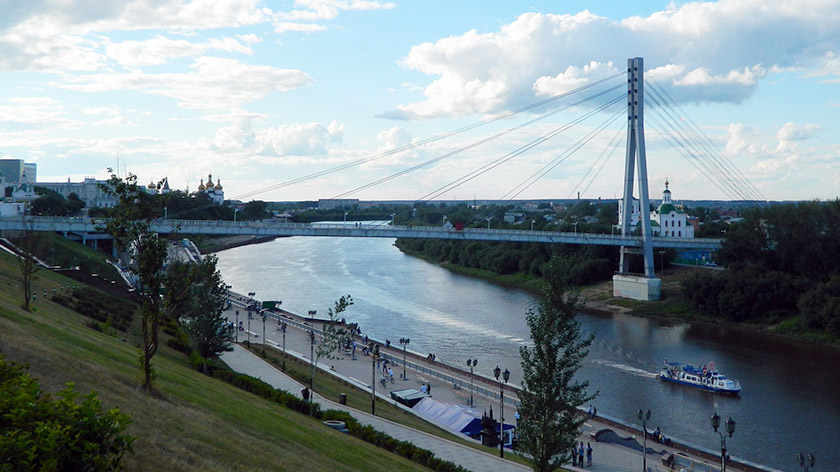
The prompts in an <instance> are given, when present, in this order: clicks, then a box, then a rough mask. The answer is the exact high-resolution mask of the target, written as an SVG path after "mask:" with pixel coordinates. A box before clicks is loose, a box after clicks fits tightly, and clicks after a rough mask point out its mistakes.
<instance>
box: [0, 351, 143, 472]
mask: <svg viewBox="0 0 840 472" xmlns="http://www.w3.org/2000/svg"><path fill="white" fill-rule="evenodd" d="M58 397H59V398H57V399H53V398H52V397H51V396H50V395H49V394H45V393H43V392H42V391H41V387H40V386H39V385H38V382H37V381H35V379H33V378H32V377H31V376H30V375H29V374H27V373H26V372H25V367H24V366H20V365H16V364H9V363H7V362H6V361H5V359H4V358H3V356H0V470H3V471H18V470H19V471H24V470H84V471H91V472H97V471H112V470H119V469H120V468H121V467H120V465H121V464H120V462H121V460H122V457H123V455H124V454H125V452H126V451H131V450H132V449H131V443H132V442H133V441H134V438H133V437H132V436H130V435H129V434H127V433H125V429H126V427H127V426H128V425H129V424H130V423H131V420H130V419H129V417H128V415H125V414H123V413H120V412H119V410H118V409H117V408H114V409H111V410H108V411H106V412H103V411H102V403H101V402H100V401H99V399H98V398H97V396H96V393H95V392H91V393H90V394H88V395H86V396H84V397H82V399H81V402H79V401H77V400H78V398H79V394H78V393H76V392H75V391H74V390H73V384H72V383H68V384H67V387H66V388H65V389H63V390H62V391H61V392H59V393H58Z"/></svg>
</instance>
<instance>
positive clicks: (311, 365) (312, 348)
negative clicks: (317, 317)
mask: <svg viewBox="0 0 840 472" xmlns="http://www.w3.org/2000/svg"><path fill="white" fill-rule="evenodd" d="M314 396H315V330H314V329H312V328H309V403H312V397H314ZM309 414H310V415H311V414H312V407H311V406H310V407H309Z"/></svg>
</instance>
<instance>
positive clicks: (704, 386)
mask: <svg viewBox="0 0 840 472" xmlns="http://www.w3.org/2000/svg"><path fill="white" fill-rule="evenodd" d="M659 378H660V379H661V380H665V381H666V382H672V383H675V384H680V385H686V386H688V387H694V388H697V389H700V390H705V391H707V392H714V393H724V394H730V395H738V394H740V393H741V389H740V388H737V389H728V388H722V387H716V386H713V385H708V384H702V383H696V382H690V381H687V380H683V379H678V378H673V377H671V376H669V375H667V374H666V373H660V374H659Z"/></svg>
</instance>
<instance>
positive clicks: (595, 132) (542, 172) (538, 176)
mask: <svg viewBox="0 0 840 472" xmlns="http://www.w3.org/2000/svg"><path fill="white" fill-rule="evenodd" d="M622 100H624V96H622V97H621V99H619V100H617V101H616V102H615V103H618V102H619V101H622ZM623 114H624V110H623V109H622V110H618V112H616V113H614V114H613V115H612V116H611V117H609V118H607V119H606V120H605V121H604V122H603V123H602V124H601V125H600V126H598V127H597V128H595V129H593V130H592V131H590V132H589V133H588V134H587V135H586V136H584V137H583V138H581V139H580V140H579V141H578V142H577V143H575V145H574V146H572V147H571V148H569V149H567V150H566V151H565V152H564V153H563V154H560V155H559V156H557V157H556V158H555V159H554V160H553V161H552V162H550V163H548V164H546V165H545V166H543V169H541V170H539V171H538V172H535V173H534V174H532V175H531V177H529V178H528V179H526V182H527V181H528V180H530V182H528V183H527V185H525V186H523V187H522V188H521V189H519V190H518V191H517V192H516V193H514V194H513V195H511V196H510V198H508V200H513V199H514V198H516V197H518V196H519V195H520V194H522V192H524V191H525V190H527V189H528V188H529V187H531V186H532V185H533V184H535V183H536V182H537V181H538V180H540V179H541V178H543V177H545V176H546V174H548V173H549V172H551V171H552V170H554V169H555V168H556V167H557V166H558V165H560V164H561V163H563V162H564V161H566V160H567V159H568V158H569V157H571V156H572V155H573V154H574V153H575V152H577V151H578V150H579V149H580V148H582V147H583V146H585V145H586V144H588V143H589V142H590V141H591V140H592V139H594V138H595V137H596V136H598V135H599V134H601V132H602V131H604V130H605V129H606V128H607V127H609V126H610V125H611V124H613V123H615V120H617V119H618V118H619V117H621V115H623ZM591 169H592V167H591V166H590V170H591ZM523 183H524V182H523ZM521 185H522V184H520V185H517V187H519V186H521ZM517 187H514V188H513V189H512V190H511V191H509V192H508V193H506V194H505V195H503V196H502V198H501V199H502V200H503V199H505V198H506V197H507V196H508V195H510V193H511V192H513V191H514V190H516V188H517Z"/></svg>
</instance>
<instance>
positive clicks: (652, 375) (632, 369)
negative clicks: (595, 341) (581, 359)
mask: <svg viewBox="0 0 840 472" xmlns="http://www.w3.org/2000/svg"><path fill="white" fill-rule="evenodd" d="M595 363H596V364H600V365H603V366H607V367H612V368H614V369H618V370H623V371H624V372H627V373H630V374H633V375H637V376H639V377H645V378H649V379H655V378H657V377H658V376H659V373H658V372H648V371H646V370H644V369H639V368H637V367H633V366H629V365H627V364H619V363H617V362H610V361H606V360H602V359H598V360H596V361H595Z"/></svg>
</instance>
